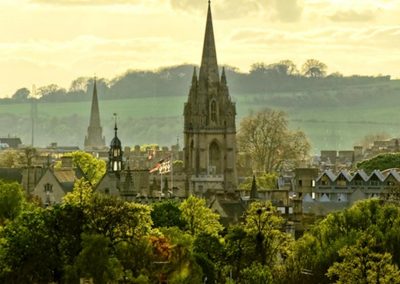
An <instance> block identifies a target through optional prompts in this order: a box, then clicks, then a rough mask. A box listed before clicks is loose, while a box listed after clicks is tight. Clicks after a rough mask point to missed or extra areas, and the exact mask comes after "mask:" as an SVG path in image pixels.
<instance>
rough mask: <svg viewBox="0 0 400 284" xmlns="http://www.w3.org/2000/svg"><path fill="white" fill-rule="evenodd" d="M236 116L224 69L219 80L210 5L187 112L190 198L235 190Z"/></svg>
mask: <svg viewBox="0 0 400 284" xmlns="http://www.w3.org/2000/svg"><path fill="white" fill-rule="evenodd" d="M235 116H236V106H235V104H234V103H233V102H232V100H231V97H230V96H229V90H228V85H227V81H226V76H225V70H224V69H222V74H221V77H220V76H219V71H218V63H217V53H216V49H215V41H214V31H213V23H212V16H211V7H210V2H209V4H208V14H207V24H206V31H205V37H204V46H203V56H202V61H201V67H200V74H199V77H197V74H196V69H195V70H194V72H193V78H192V86H191V88H190V91H189V97H188V101H187V103H186V104H185V108H184V121H185V125H184V143H185V146H184V154H185V158H184V159H185V161H184V163H185V170H186V175H187V190H189V192H190V193H191V194H196V195H208V194H217V193H226V192H233V191H234V190H235V189H236V187H237V176H236V125H235Z"/></svg>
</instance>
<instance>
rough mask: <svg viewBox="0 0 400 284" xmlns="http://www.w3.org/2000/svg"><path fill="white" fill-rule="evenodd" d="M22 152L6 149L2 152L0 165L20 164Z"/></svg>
mask: <svg viewBox="0 0 400 284" xmlns="http://www.w3.org/2000/svg"><path fill="white" fill-rule="evenodd" d="M20 162H21V153H20V152H19V151H17V150H14V149H6V150H3V151H1V152H0V167H2V168H16V167H18V166H19V165H20Z"/></svg>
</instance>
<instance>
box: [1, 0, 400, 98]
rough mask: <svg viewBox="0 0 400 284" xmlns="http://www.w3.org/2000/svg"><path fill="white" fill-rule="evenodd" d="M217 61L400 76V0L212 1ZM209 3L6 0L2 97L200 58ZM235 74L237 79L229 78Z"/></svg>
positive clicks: (199, 0) (191, 0)
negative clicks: (308, 64) (318, 64)
mask: <svg viewBox="0 0 400 284" xmlns="http://www.w3.org/2000/svg"><path fill="white" fill-rule="evenodd" d="M212 7H213V18H214V29H215V36H216V43H217V52H218V61H219V64H228V65H232V66H236V67H239V68H240V70H242V71H248V69H249V67H250V65H251V64H252V63H254V62H260V61H263V62H266V63H274V62H277V61H280V60H283V59H291V60H293V61H294V62H295V63H296V64H297V65H298V66H301V65H302V64H303V62H304V61H305V60H306V59H307V58H316V59H319V60H321V61H323V62H325V63H326V64H327V65H328V68H329V69H328V72H336V71H340V72H341V73H344V74H346V75H348V74H369V75H377V74H390V75H392V76H393V77H395V78H400V16H399V15H400V1H399V0H214V1H212ZM206 12H207V0H0V31H1V32H0V96H11V95H12V94H13V93H14V92H15V90H16V89H17V88H20V87H28V88H31V86H32V84H35V85H36V86H37V87H40V86H43V85H47V84H51V83H56V84H58V85H60V86H62V87H65V88H69V85H70V83H71V81H72V80H73V79H75V78H77V77H79V76H92V75H94V74H95V73H96V74H97V76H100V77H105V78H108V79H111V78H113V77H115V76H117V75H120V74H122V73H123V72H125V71H126V70H128V69H141V68H145V69H155V68H157V67H160V66H167V65H177V64H181V63H195V64H199V63H200V57H201V47H202V43H203V34H204V29H205V20H206ZM228 79H229V78H228Z"/></svg>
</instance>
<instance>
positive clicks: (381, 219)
mask: <svg viewBox="0 0 400 284" xmlns="http://www.w3.org/2000/svg"><path fill="white" fill-rule="evenodd" d="M398 224H400V209H399V207H398V206H396V205H393V204H385V203H384V202H383V201H382V200H377V199H370V200H365V201H362V202H358V203H356V204H355V205H353V206H352V207H351V208H350V209H346V210H343V211H340V212H335V213H331V214H329V215H328V216H327V217H325V219H323V220H321V221H320V222H318V223H317V224H315V225H314V226H313V227H312V228H310V230H309V231H307V232H306V233H305V234H304V235H303V236H302V237H301V238H300V239H298V240H297V241H296V244H295V246H294V251H293V254H292V256H291V257H290V258H291V260H290V261H289V262H288V264H289V263H291V264H290V266H289V268H288V269H287V271H291V273H293V275H292V276H291V279H292V281H293V280H294V281H293V282H289V281H286V282H289V283H299V282H300V283H305V282H307V283H327V282H329V279H328V278H327V275H326V273H327V271H328V268H329V267H331V266H332V265H333V264H334V263H335V262H341V259H343V258H342V256H340V255H339V254H338V252H339V251H340V250H341V249H343V248H344V247H352V246H354V245H357V242H358V241H359V240H360V239H363V238H364V239H365V236H367V238H368V239H375V240H376V244H374V247H370V248H369V249H371V250H372V252H374V253H379V254H385V253H389V254H390V255H391V256H392V257H393V263H394V264H396V265H399V263H400V228H399V225H398ZM362 247H366V246H365V245H362ZM304 271H305V272H306V273H303V272H304ZM310 274H312V277H310V276H309V275H310ZM350 283H351V282H350Z"/></svg>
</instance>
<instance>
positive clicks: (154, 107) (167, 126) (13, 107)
mask: <svg viewBox="0 0 400 284" xmlns="http://www.w3.org/2000/svg"><path fill="white" fill-rule="evenodd" d="M322 95H325V94H319V96H322ZM277 98H279V99H277ZM233 99H234V100H235V101H236V105H237V112H238V116H237V118H238V119H237V124H238V125H239V123H240V119H241V118H242V117H244V116H246V115H247V114H249V113H250V112H251V111H256V110H258V109H261V108H265V107H270V108H279V109H283V110H285V111H286V112H287V113H288V114H289V118H290V121H291V127H292V128H293V129H302V130H303V131H305V132H306V134H307V136H308V137H309V138H310V140H311V143H312V145H313V152H314V153H318V152H319V151H320V150H322V149H351V148H352V147H353V145H354V143H355V142H357V141H359V140H361V138H362V137H364V136H365V135H367V134H371V133H380V132H387V133H389V134H390V135H392V136H399V135H400V133H399V132H400V131H399V130H400V125H399V124H398V122H397V114H398V110H399V109H400V93H399V95H397V96H395V95H391V96H386V97H385V96H381V97H379V96H378V95H377V97H376V99H371V98H370V99H368V100H360V101H358V102H357V101H356V102H354V103H352V104H346V102H345V103H332V105H330V106H329V105H327V103H325V105H324V106H315V105H313V103H312V102H313V100H314V98H313V95H312V94H311V95H310V94H307V93H270V94H266V95H261V94H241V95H233ZM185 100H186V97H184V96H170V97H147V98H133V99H121V100H101V101H100V112H101V120H102V125H103V129H104V130H103V131H104V135H105V136H106V140H107V141H109V140H110V139H111V137H112V135H113V116H112V114H113V113H114V112H116V113H118V116H119V128H120V132H119V134H120V137H121V139H122V140H123V143H124V145H127V146H131V145H135V144H142V143H158V144H161V145H172V144H173V143H175V142H176V139H177V137H180V139H181V141H182V131H183V116H182V113H183V105H184V102H185ZM286 101H290V102H291V103H290V105H289V106H285V105H284V104H285V102H286ZM314 102H315V100H314ZM328 102H329V101H328ZM37 108H38V120H37V125H36V135H35V141H36V142H35V144H36V145H40V146H46V145H48V144H49V143H50V142H58V143H59V145H79V146H82V144H83V140H84V136H85V134H86V128H87V124H88V120H89V111H90V102H68V103H39V104H38V107H37ZM30 112H31V110H30V105H29V104H26V103H25V104H9V105H0V121H1V123H0V131H1V135H2V136H7V135H11V136H14V135H15V136H20V137H21V138H22V140H23V142H25V143H27V144H29V142H30V139H31V134H30V133H31V128H30V127H31V123H30Z"/></svg>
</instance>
